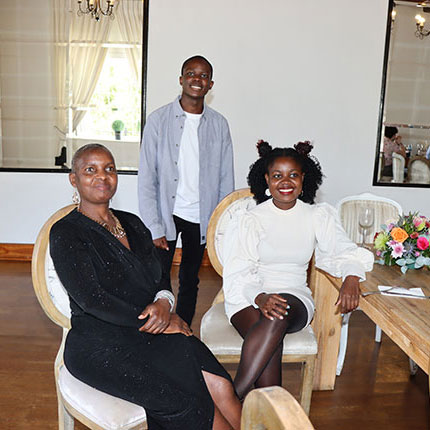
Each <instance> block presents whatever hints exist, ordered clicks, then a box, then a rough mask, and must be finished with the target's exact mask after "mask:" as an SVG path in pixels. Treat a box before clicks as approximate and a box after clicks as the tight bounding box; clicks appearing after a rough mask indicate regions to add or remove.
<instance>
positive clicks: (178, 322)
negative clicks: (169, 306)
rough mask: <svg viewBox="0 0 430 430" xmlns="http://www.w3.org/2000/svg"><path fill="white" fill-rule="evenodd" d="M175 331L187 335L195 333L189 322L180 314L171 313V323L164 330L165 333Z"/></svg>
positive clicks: (173, 332)
mask: <svg viewBox="0 0 430 430" xmlns="http://www.w3.org/2000/svg"><path fill="white" fill-rule="evenodd" d="M175 333H181V334H184V335H185V336H192V334H193V332H192V331H191V329H190V327H189V326H188V324H187V323H186V322H185V321H184V320H183V319H182V318H181V317H180V316H179V315H178V314H171V318H170V324H169V326H168V327H167V328H166V329H165V330H164V331H163V334H175Z"/></svg>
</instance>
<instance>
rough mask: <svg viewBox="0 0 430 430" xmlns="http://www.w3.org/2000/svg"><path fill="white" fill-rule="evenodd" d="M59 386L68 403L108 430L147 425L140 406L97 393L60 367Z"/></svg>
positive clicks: (123, 429) (125, 429)
mask: <svg viewBox="0 0 430 430" xmlns="http://www.w3.org/2000/svg"><path fill="white" fill-rule="evenodd" d="M58 386H59V390H60V392H61V395H62V396H63V398H64V400H65V401H66V402H67V403H69V404H70V406H72V407H73V408H74V409H76V410H77V411H78V412H80V413H81V414H82V415H84V416H86V417H88V418H89V419H90V420H91V421H93V422H94V423H96V424H97V425H99V426H100V427H101V428H103V429H105V430H119V429H121V430H128V429H131V428H133V427H135V426H137V425H139V424H142V423H144V422H145V421H146V414H145V410H144V409H143V408H142V407H141V406H138V405H135V404H133V403H130V402H127V401H125V400H122V399H119V398H117V397H113V396H111V395H109V394H106V393H103V392H102V391H99V390H96V389H95V388H92V387H90V386H89V385H87V384H84V383H83V382H81V381H80V380H79V379H76V378H75V377H74V376H73V375H71V373H70V372H69V371H68V370H67V369H66V366H64V365H63V366H61V367H60V372H59V376H58Z"/></svg>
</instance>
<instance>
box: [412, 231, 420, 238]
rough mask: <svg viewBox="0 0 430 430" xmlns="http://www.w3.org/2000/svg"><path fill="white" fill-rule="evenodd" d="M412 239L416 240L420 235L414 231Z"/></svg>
mask: <svg viewBox="0 0 430 430" xmlns="http://www.w3.org/2000/svg"><path fill="white" fill-rule="evenodd" d="M410 236H411V239H416V238H417V237H418V233H417V232H416V231H414V232H413V233H411V234H410Z"/></svg>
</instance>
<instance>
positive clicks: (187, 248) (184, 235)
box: [157, 215, 205, 325]
mask: <svg viewBox="0 0 430 430" xmlns="http://www.w3.org/2000/svg"><path fill="white" fill-rule="evenodd" d="M173 220H174V222H175V227H176V239H175V240H169V241H168V242H167V243H168V244H169V250H168V251H165V250H164V249H158V248H157V249H158V253H159V256H160V260H161V264H162V265H163V268H164V270H165V271H166V273H168V274H169V282H170V270H171V268H172V261H173V256H174V254H175V249H176V241H177V239H178V235H179V233H181V240H182V258H181V265H180V266H179V292H178V298H177V301H176V313H177V314H178V315H179V316H180V317H181V318H182V319H183V320H184V321H185V322H186V323H187V324H189V325H191V321H192V320H193V316H194V313H195V311H196V302H197V293H198V284H199V277H198V275H199V269H200V265H201V264H202V259H203V252H204V250H205V244H203V245H201V244H200V224H196V223H193V222H190V221H185V220H184V219H182V218H179V217H177V216H175V215H173Z"/></svg>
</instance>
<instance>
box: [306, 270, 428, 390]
mask: <svg viewBox="0 0 430 430" xmlns="http://www.w3.org/2000/svg"><path fill="white" fill-rule="evenodd" d="M312 276H313V283H314V285H315V288H314V297H315V304H316V312H315V317H314V322H313V326H314V328H315V331H316V335H317V338H318V359H317V365H316V371H315V380H314V389H315V390H332V389H334V386H335V380H336V362H337V353H338V348H339V339H340V327H341V315H340V313H339V311H338V309H336V308H335V306H334V303H335V302H336V299H337V296H338V291H339V289H340V287H341V285H342V280H341V279H339V278H333V277H332V276H330V275H328V274H327V273H325V272H323V271H321V270H319V269H315V272H314V273H313V275H312ZM366 277H367V280H366V281H365V282H363V283H361V284H360V286H361V290H362V291H363V292H364V291H374V290H377V289H378V285H390V286H400V287H405V288H413V287H419V288H422V290H423V292H424V294H425V295H430V271H429V270H427V269H426V268H424V269H420V270H408V272H407V273H406V274H402V273H401V271H400V268H399V267H394V266H391V267H390V266H381V265H379V264H376V263H375V265H374V268H373V270H372V272H370V273H367V274H366ZM360 308H361V309H362V310H363V311H364V312H365V313H366V314H367V315H368V316H369V318H370V319H371V320H372V321H373V322H374V323H375V324H378V325H379V327H381V329H382V331H383V332H384V333H385V334H386V335H387V336H389V337H390V338H391V339H392V340H393V341H394V342H395V343H396V344H397V345H398V346H399V347H400V348H401V349H402V350H403V351H404V352H405V353H406V354H407V355H408V356H409V357H410V358H411V359H412V360H414V361H415V362H416V363H417V364H418V366H420V367H421V369H423V370H424V371H425V372H426V373H427V374H429V369H430V300H428V299H407V298H399V297H393V296H383V295H380V294H375V295H371V296H367V297H361V298H360Z"/></svg>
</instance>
